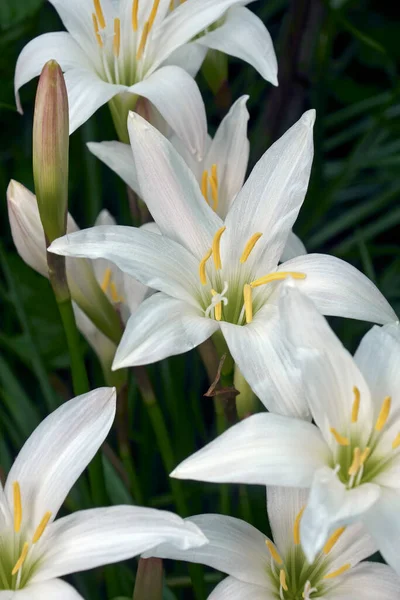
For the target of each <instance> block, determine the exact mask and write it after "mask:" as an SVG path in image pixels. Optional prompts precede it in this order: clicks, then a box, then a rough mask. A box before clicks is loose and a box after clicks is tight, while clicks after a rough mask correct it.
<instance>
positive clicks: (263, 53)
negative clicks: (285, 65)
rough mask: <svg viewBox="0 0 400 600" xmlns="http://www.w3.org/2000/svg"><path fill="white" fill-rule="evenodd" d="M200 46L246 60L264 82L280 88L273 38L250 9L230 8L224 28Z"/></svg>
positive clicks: (204, 40) (215, 32) (213, 32)
mask: <svg viewBox="0 0 400 600" xmlns="http://www.w3.org/2000/svg"><path fill="white" fill-rule="evenodd" d="M197 43H199V44H204V45H205V46H207V47H208V48H213V49H214V50H219V51H220V52H224V53H225V54H230V55H231V56H235V57H236V58H241V59H242V60H245V61H246V62H248V63H249V64H250V65H251V66H252V67H254V68H255V69H256V70H257V71H258V72H259V73H260V75H261V76H262V77H264V79H266V80H267V81H270V82H271V83H272V84H273V85H278V78H277V73H278V62H277V60H276V56H275V51H274V46H273V43H272V39H271V36H270V35H269V33H268V30H267V28H266V27H265V25H264V23H263V22H262V21H261V19H260V18H259V17H257V16H256V15H255V14H254V13H252V12H251V11H250V10H248V9H247V8H244V7H243V6H233V7H232V8H230V9H229V10H228V12H227V13H226V17H225V19H224V22H223V24H222V25H221V26H220V27H217V28H216V29H214V30H213V31H211V32H209V33H206V35H204V36H202V37H200V38H199V39H198V40H197Z"/></svg>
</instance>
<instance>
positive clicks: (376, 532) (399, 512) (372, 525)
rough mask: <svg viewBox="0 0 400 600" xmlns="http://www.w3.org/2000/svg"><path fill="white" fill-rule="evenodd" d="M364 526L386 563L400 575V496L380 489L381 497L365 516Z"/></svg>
mask: <svg viewBox="0 0 400 600" xmlns="http://www.w3.org/2000/svg"><path fill="white" fill-rule="evenodd" d="M364 522H365V526H366V527H367V529H368V530H369V531H370V533H371V535H372V536H373V537H374V539H375V541H376V543H377V545H378V548H379V551H380V552H381V554H382V556H383V558H384V559H385V560H386V562H387V563H388V564H389V565H390V566H391V567H393V569H394V570H395V571H396V573H397V574H398V575H400V552H399V540H400V494H399V492H398V490H397V491H394V490H391V489H389V488H382V489H381V497H380V499H379V500H378V502H376V504H374V506H373V507H372V508H371V510H370V511H368V513H366V515H365V519H364Z"/></svg>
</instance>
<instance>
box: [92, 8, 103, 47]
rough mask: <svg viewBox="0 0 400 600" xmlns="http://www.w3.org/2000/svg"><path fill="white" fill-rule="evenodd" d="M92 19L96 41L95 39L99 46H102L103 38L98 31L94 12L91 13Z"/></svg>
mask: <svg viewBox="0 0 400 600" xmlns="http://www.w3.org/2000/svg"><path fill="white" fill-rule="evenodd" d="M92 19H93V29H94V34H95V36H96V41H97V43H98V45H99V47H100V48H102V47H103V39H102V37H101V35H100V31H99V22H98V20H97V17H96V15H95V14H94V13H92Z"/></svg>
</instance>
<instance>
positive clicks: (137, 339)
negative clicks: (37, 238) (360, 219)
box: [50, 111, 396, 414]
mask: <svg viewBox="0 0 400 600" xmlns="http://www.w3.org/2000/svg"><path fill="white" fill-rule="evenodd" d="M313 123H314V112H313V111H310V112H307V113H305V114H304V115H303V117H302V118H301V119H300V120H299V121H298V122H297V123H296V124H295V125H294V126H293V127H292V128H291V129H289V130H288V131H287V132H286V134H285V135H284V136H283V137H282V138H281V139H279V140H278V141H277V142H276V143H275V144H273V145H272V146H271V148H270V149H269V150H268V151H267V152H266V153H265V154H264V156H263V157H262V158H261V160H260V161H259V162H258V164H257V165H256V166H255V168H254V169H253V171H252V173H251V175H250V177H249V178H248V179H247V181H246V183H245V185H244V186H243V188H242V189H241V190H240V192H239V193H238V195H237V196H236V199H235V201H234V203H233V204H232V207H231V209H230V210H229V211H228V214H227V217H226V219H225V221H222V219H221V218H220V217H219V216H218V215H217V214H216V213H215V212H214V211H213V210H212V208H211V207H210V206H209V205H208V203H207V202H205V201H204V198H202V196H201V192H200V189H199V185H198V183H197V181H196V179H195V177H194V175H193V173H192V171H191V170H190V169H189V168H188V166H187V165H186V163H185V162H184V160H183V159H182V157H181V156H180V155H179V154H178V153H177V152H176V150H175V149H174V148H173V146H172V145H171V144H170V142H169V141H168V140H167V139H165V138H164V137H163V136H162V135H161V134H160V133H159V132H158V131H157V130H155V129H154V127H152V126H151V125H150V124H149V123H148V122H146V121H145V120H144V119H142V118H141V117H140V116H139V115H137V114H135V113H130V121H129V129H130V134H131V143H132V148H133V154H134V159H135V162H136V168H137V174H138V181H139V185H140V190H141V195H142V197H143V198H144V201H145V202H146V204H147V206H148V208H149V210H150V212H151V214H152V216H153V218H154V220H155V222H156V224H157V225H158V227H159V229H160V231H161V233H162V235H156V234H155V233H149V232H147V231H141V230H139V229H136V228H134V227H96V228H93V229H88V230H85V231H81V232H77V233H73V234H71V235H68V236H64V237H63V238H60V239H58V240H56V241H55V242H53V244H52V245H51V247H50V251H51V252H56V253H58V254H64V255H66V256H87V257H89V258H92V259H93V258H107V259H108V260H111V261H112V262H114V263H115V264H116V265H117V266H118V267H119V268H120V269H121V270H122V271H124V272H126V273H128V274H129V275H131V276H133V277H135V278H136V279H138V280H139V281H141V282H142V283H143V284H145V285H148V286H149V287H151V288H153V289H155V290H159V292H160V293H157V294H154V295H153V296H152V297H151V298H149V299H147V300H145V301H144V302H143V303H142V304H141V305H140V307H139V309H138V310H137V311H136V312H135V314H134V315H132V317H131V318H130V319H129V321H128V325H127V328H126V330H125V333H124V335H123V338H122V341H121V343H120V345H119V347H118V351H117V354H116V357H115V361H114V368H121V367H125V366H128V365H141V364H146V363H151V362H155V361H157V360H161V359H162V358H165V357H167V356H171V355H174V354H179V353H182V352H186V351H188V350H191V349H192V348H194V347H195V346H197V345H198V344H200V343H201V342H203V341H204V340H206V339H207V338H209V337H210V336H211V335H212V334H214V333H215V332H218V331H220V332H221V333H222V335H223V336H224V338H225V340H226V343H227V345H228V347H229V350H230V352H231V354H232V356H233V359H234V360H235V362H236V363H237V364H238V367H239V369H240V371H241V372H242V373H243V376H244V377H245V378H246V379H247V381H248V382H249V384H250V385H251V386H252V388H253V390H254V392H255V393H256V394H257V395H258V396H259V397H260V398H261V399H262V401H263V402H264V403H265V404H266V405H267V407H269V408H270V409H271V410H276V411H281V412H289V413H290V414H292V413H293V411H297V414H298V412H299V411H300V412H301V414H303V413H304V410H305V411H308V409H306V408H304V407H301V408H300V409H299V408H297V407H296V403H295V398H294V397H290V395H288V394H287V393H284V392H285V391H287V390H288V388H289V387H291V379H290V377H289V376H288V373H287V372H285V370H284V369H283V368H282V362H283V361H285V360H286V357H287V360H289V353H288V352H287V350H286V346H285V344H284V339H283V336H282V332H281V330H280V326H279V322H280V318H279V311H278V306H277V297H278V295H277V293H276V291H277V289H278V288H279V282H281V281H282V280H284V279H285V278H287V277H288V276H291V277H294V278H296V279H298V283H299V286H300V287H301V289H302V290H303V291H304V292H305V293H306V294H308V295H309V296H310V297H311V298H312V299H314V300H315V302H316V303H317V306H318V308H319V309H320V310H321V311H322V312H325V314H336V315H341V316H348V317H353V318H361V319H367V320H371V321H376V322H381V323H384V322H387V321H391V320H394V319H395V318H396V316H395V314H394V312H393V311H392V309H391V308H390V306H389V304H388V303H387V302H386V300H385V299H384V297H383V296H382V294H381V293H380V292H379V291H378V290H377V288H376V287H375V286H374V285H373V284H372V282H371V281H369V280H368V279H367V278H366V277H365V276H364V275H362V274H361V273H360V272H359V271H357V270H356V269H354V268H353V267H351V266H350V265H348V264H347V263H345V262H344V261H341V260H339V259H337V258H334V257H330V256H324V255H318V254H309V255H306V256H300V257H297V258H294V259H292V260H290V261H287V262H285V263H283V264H281V265H279V266H278V263H279V261H280V258H281V256H282V252H283V250H284V248H285V245H286V242H287V238H288V235H289V232H290V231H291V228H292V225H293V223H294V221H295V219H296V216H297V213H298V211H299V209H300V206H301V204H302V202H303V200H304V196H305V193H306V189H307V184H308V178H309V174H310V169H311V162H312V154H313V150H312V126H313ZM293 370H294V371H295V372H296V373H297V371H298V369H296V368H295V367H293ZM271 386H272V387H273V389H274V393H271ZM303 408H304V410H303Z"/></svg>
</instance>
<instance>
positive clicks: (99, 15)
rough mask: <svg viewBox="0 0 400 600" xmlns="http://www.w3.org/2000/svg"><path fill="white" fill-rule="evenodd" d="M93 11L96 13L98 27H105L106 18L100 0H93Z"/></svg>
mask: <svg viewBox="0 0 400 600" xmlns="http://www.w3.org/2000/svg"><path fill="white" fill-rule="evenodd" d="M93 4H94V11H95V13H96V17H97V21H98V24H99V27H100V29H105V28H106V20H105V18H104V14H103V9H102V8H101V4H100V0H93Z"/></svg>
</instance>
